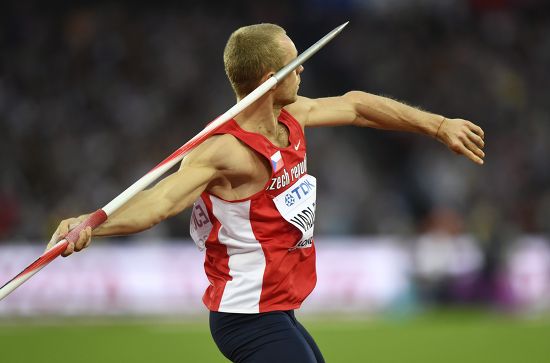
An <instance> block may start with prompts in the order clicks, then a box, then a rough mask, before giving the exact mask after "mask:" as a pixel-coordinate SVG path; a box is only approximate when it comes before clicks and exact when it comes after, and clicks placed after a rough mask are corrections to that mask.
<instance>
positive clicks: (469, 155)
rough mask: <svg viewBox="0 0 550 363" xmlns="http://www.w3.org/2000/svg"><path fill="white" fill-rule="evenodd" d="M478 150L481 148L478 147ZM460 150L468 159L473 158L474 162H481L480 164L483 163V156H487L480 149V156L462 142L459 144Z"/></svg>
mask: <svg viewBox="0 0 550 363" xmlns="http://www.w3.org/2000/svg"><path fill="white" fill-rule="evenodd" d="M470 144H471V143H470ZM472 145H473V144H472ZM476 150H479V149H477V148H476ZM455 151H456V150H455ZM458 152H459V153H460V154H462V155H464V156H466V157H467V158H468V159H470V160H472V161H473V162H474V163H476V164H479V165H483V159H482V157H483V156H485V154H484V153H483V151H481V150H479V152H481V154H482V155H480V156H478V155H476V154H474V152H472V150H470V149H469V148H468V147H466V146H465V145H464V144H462V145H460V146H459V151H458Z"/></svg>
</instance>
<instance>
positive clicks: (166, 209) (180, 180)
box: [48, 139, 221, 257]
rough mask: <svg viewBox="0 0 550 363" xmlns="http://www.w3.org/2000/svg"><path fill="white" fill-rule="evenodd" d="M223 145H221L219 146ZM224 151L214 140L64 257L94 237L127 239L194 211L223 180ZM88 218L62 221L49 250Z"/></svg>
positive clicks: (86, 232) (82, 238)
mask: <svg viewBox="0 0 550 363" xmlns="http://www.w3.org/2000/svg"><path fill="white" fill-rule="evenodd" d="M218 144H219V143H218ZM219 154H220V147H219V145H216V144H215V143H214V142H213V140H212V139H209V140H207V141H206V142H204V143H203V144H202V145H200V146H198V147H197V148H196V149H195V150H193V151H192V152H191V153H190V154H189V155H188V156H187V157H186V158H185V159H184V160H183V161H182V163H181V166H180V169H179V170H178V171H177V172H175V173H173V174H171V175H169V176H167V177H165V178H164V179H162V180H161V181H160V182H158V183H157V184H156V185H155V186H153V187H152V188H150V189H147V190H143V191H141V192H139V193H138V194H136V195H135V196H134V197H133V198H132V199H130V200H129V201H128V202H127V203H126V204H125V205H124V206H122V207H121V208H120V209H118V210H117V211H116V212H115V213H113V214H112V215H110V216H109V219H108V220H107V221H105V223H103V224H102V225H101V226H99V227H97V228H96V229H95V230H94V231H93V232H92V230H91V228H90V227H88V228H87V229H85V230H83V231H82V232H81V233H80V238H79V240H78V241H77V242H76V243H75V244H72V243H71V244H69V246H68V247H67V249H66V250H65V251H64V252H63V253H62V256H65V257H66V256H68V255H70V254H71V253H73V252H74V251H80V250H81V249H83V248H86V247H88V245H89V244H90V242H91V237H92V235H93V236H114V235H127V234H132V233H137V232H141V231H143V230H146V229H149V228H151V227H153V226H154V225H156V224H158V223H159V222H161V221H163V220H164V219H167V218H169V217H172V216H174V215H176V214H178V213H180V212H181V211H182V210H184V209H186V208H188V207H190V206H191V205H192V204H193V202H194V201H195V200H196V199H197V198H198V197H199V196H200V194H201V193H202V192H203V191H204V190H205V189H206V188H207V187H208V185H209V183H210V182H212V181H214V180H215V179H216V178H218V177H219V175H220V174H219V173H220V171H219V170H220V169H221V168H220V167H219V164H220V157H219V156H220V155H219ZM87 217H88V215H87V214H84V215H82V216H79V217H77V218H69V219H66V220H64V221H62V222H61V223H60V224H59V226H58V228H57V230H56V231H55V233H54V234H53V236H52V239H51V241H50V243H49V244H48V248H51V247H52V246H53V245H55V243H57V242H58V241H59V240H61V239H63V237H64V236H65V235H67V233H69V231H70V230H72V229H73V228H75V227H76V226H77V225H78V224H80V222H81V221H83V220H84V219H86V218H87Z"/></svg>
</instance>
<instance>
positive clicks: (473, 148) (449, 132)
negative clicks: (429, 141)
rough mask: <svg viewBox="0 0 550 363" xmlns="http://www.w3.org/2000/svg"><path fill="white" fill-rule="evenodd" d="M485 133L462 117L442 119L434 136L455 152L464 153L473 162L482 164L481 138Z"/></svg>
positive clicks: (482, 143) (482, 142)
mask: <svg viewBox="0 0 550 363" xmlns="http://www.w3.org/2000/svg"><path fill="white" fill-rule="evenodd" d="M484 137H485V133H484V132H483V130H482V129H481V127H479V126H477V125H476V124H474V123H472V122H470V121H466V120H462V119H458V118H456V119H447V118H445V119H443V121H442V123H441V125H440V127H439V130H438V132H437V134H436V138H437V139H438V140H439V141H441V142H443V143H444V144H445V145H447V147H448V148H449V149H451V150H452V151H454V152H455V153H456V154H459V155H464V156H466V157H467V158H468V159H470V160H472V161H473V162H474V163H477V164H480V165H482V164H483V158H484V157H485V153H484V152H483V150H482V149H483V147H484V146H485V141H484V140H483V139H484Z"/></svg>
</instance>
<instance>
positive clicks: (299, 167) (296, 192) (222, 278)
mask: <svg viewBox="0 0 550 363" xmlns="http://www.w3.org/2000/svg"><path fill="white" fill-rule="evenodd" d="M296 56H297V51H296V48H295V46H294V43H293V42H292V41H291V40H290V38H289V37H288V36H287V35H286V33H285V31H284V30H283V29H282V28H281V27H279V26H277V25H273V24H259V25H252V26H247V27H243V28H240V29H238V30H237V31H235V32H234V33H233V34H232V35H231V37H230V38H229V40H228V42H227V45H226V47H225V51H224V64H225V70H226V73H227V76H228V78H229V81H230V82H231V85H232V87H233V89H234V91H235V93H236V96H237V99H241V98H243V97H244V96H246V95H247V94H248V93H250V92H251V91H252V90H254V89H255V88H256V87H257V86H258V85H260V84H261V83H262V82H264V81H265V80H266V79H268V78H269V77H271V75H273V74H274V73H275V72H276V71H277V70H279V69H280V68H282V67H283V66H284V65H285V64H287V63H289V62H290V61H291V60H292V59H294V58H295V57H296ZM303 70H304V68H303V67H301V66H300V67H299V68H297V69H296V70H295V71H294V72H292V73H291V74H290V75H289V76H288V77H286V78H285V79H284V80H283V81H281V82H280V83H279V84H278V85H277V86H275V87H273V89H271V90H270V91H269V92H268V93H267V94H266V95H265V96H263V97H262V98H260V99H259V100H258V101H256V102H255V103H254V104H252V105H251V106H250V107H248V108H247V109H246V110H245V111H243V112H242V113H241V114H239V115H238V116H237V117H235V119H234V120H230V121H229V122H227V123H226V124H225V125H224V126H223V127H222V128H221V129H220V130H219V131H218V132H217V134H216V135H214V136H212V137H210V138H209V139H207V140H206V141H205V142H204V143H202V144H201V145H199V146H198V147H197V148H196V149H194V150H193V151H192V152H191V153H190V154H189V155H188V156H187V157H186V158H185V159H184V160H183V161H182V163H181V167H180V169H179V170H178V171H177V172H175V173H174V174H172V175H169V176H167V177H166V178H164V179H163V180H161V181H160V182H159V183H158V184H157V185H155V186H154V187H152V188H150V189H148V190H144V191H142V192H140V193H139V194H137V195H136V196H135V197H134V198H133V199H131V200H130V201H129V202H128V203H127V204H126V205H125V206H124V207H122V208H120V209H119V210H118V211H117V212H116V213H114V214H113V215H111V216H110V217H109V219H108V220H107V221H106V222H105V223H104V224H103V225H101V226H100V227H98V228H97V229H96V230H94V231H93V235H94V236H112V235H124V234H131V233H136V232H139V231H143V230H146V229H148V228H151V227H152V226H154V225H156V224H157V223H159V222H161V221H162V220H164V219H166V218H169V217H171V216H174V215H176V214H178V213H180V212H181V211H182V210H184V209H185V208H189V207H191V206H193V215H192V222H191V236H192V237H193V239H194V240H195V242H196V243H197V245H198V246H199V247H200V248H201V249H206V257H205V263H204V266H205V271H206V274H207V276H208V280H209V281H210V285H209V286H208V288H207V289H206V292H205V294H204V297H203V301H204V304H205V305H206V307H207V308H208V309H209V310H210V329H211V333H212V336H213V338H214V341H215V342H216V344H217V346H218V347H219V349H220V350H221V352H222V353H223V354H224V355H225V356H226V357H227V358H228V359H230V360H231V361H233V362H262V363H265V362H285V363H290V362H297V363H309V362H324V359H323V356H322V355H321V352H320V351H319V348H318V347H317V345H316V344H315V342H314V340H313V338H312V337H311V336H310V335H309V333H308V332H307V331H306V330H305V329H304V327H303V326H302V325H301V324H300V323H299V322H298V321H297V320H296V318H295V316H294V310H295V309H297V308H299V307H300V305H301V303H302V302H303V301H304V299H305V298H306V297H307V296H308V295H309V294H310V293H311V291H312V290H313V288H314V286H315V282H316V274H315V243H314V240H313V238H312V236H313V223H314V219H315V195H316V194H315V193H316V188H317V183H316V180H315V178H314V177H313V176H311V175H309V174H308V173H307V166H306V140H305V138H304V128H305V127H306V126H307V127H311V126H338V125H355V126H362V127H374V128H379V129H386V130H398V131H411V132H418V133H423V134H425V135H428V136H431V137H434V138H436V139H437V140H439V141H441V142H443V143H444V144H446V145H447V146H448V147H449V148H450V149H451V150H453V151H454V152H456V153H458V154H462V155H465V156H466V157H468V158H469V159H471V160H472V161H474V162H476V163H478V164H483V157H484V156H485V155H484V153H483V151H482V150H481V149H482V148H483V146H484V141H483V137H484V136H483V130H482V129H481V128H480V127H478V126H476V125H474V124H473V123H471V122H469V121H465V120H461V119H448V118H445V117H443V116H440V115H435V114H431V113H427V112H424V111H421V110H418V109H415V108H412V107H409V106H407V105H404V104H402V103H399V102H396V101H394V100H391V99H388V98H384V97H379V96H375V95H372V94H368V93H364V92H360V91H351V92H348V93H346V94H345V95H343V96H340V97H328V98H320V99H310V98H306V97H300V96H298V95H297V92H298V88H299V85H300V74H301V73H302V71H303ZM193 203H194V204H193ZM86 216H87V215H83V216H80V217H78V218H70V219H67V220H64V221H62V222H61V224H60V225H59V227H58V229H57V231H56V232H55V233H54V235H53V236H52V240H51V242H50V244H49V247H51V246H53V245H54V244H55V243H56V242H57V241H59V240H60V239H62V238H63V236H65V235H66V234H67V233H68V232H69V230H71V229H72V228H74V227H75V226H76V225H78V224H79V223H80V221H82V220H84V219H85V218H86ZM91 237H92V231H91V230H90V228H89V227H88V229H86V230H83V231H82V232H81V233H80V238H79V240H78V241H77V242H76V243H75V244H70V245H69V246H68V247H67V249H66V250H65V251H64V253H63V256H68V255H70V254H71V253H73V251H80V250H82V249H83V248H86V247H88V245H89V244H90V242H91Z"/></svg>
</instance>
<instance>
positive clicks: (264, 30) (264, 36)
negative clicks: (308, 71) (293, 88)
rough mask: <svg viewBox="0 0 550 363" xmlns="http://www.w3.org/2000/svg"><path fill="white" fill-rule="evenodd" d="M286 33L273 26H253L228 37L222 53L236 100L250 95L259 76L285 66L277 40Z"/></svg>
mask: <svg viewBox="0 0 550 363" xmlns="http://www.w3.org/2000/svg"><path fill="white" fill-rule="evenodd" d="M285 34H286V32H285V30H284V29H283V28H281V27H280V26H278V25H275V24H268V23H263V24H255V25H249V26H245V27H242V28H239V29H237V30H236V31H234V32H233V34H231V36H230V37H229V40H228V41H227V44H226V45H225V50H224V52H223V63H224V66H225V73H226V74H227V77H228V78H229V82H231V86H232V87H233V90H234V91H235V93H236V94H237V95H238V96H239V97H244V96H246V95H247V94H249V93H250V92H252V91H253V90H254V89H255V88H256V87H257V86H258V85H259V83H260V80H261V78H262V76H263V75H264V74H265V73H266V72H269V71H278V70H279V69H280V68H282V67H283V66H284V64H283V61H284V60H283V59H284V54H283V50H282V47H281V43H280V38H281V36H282V35H285Z"/></svg>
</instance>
